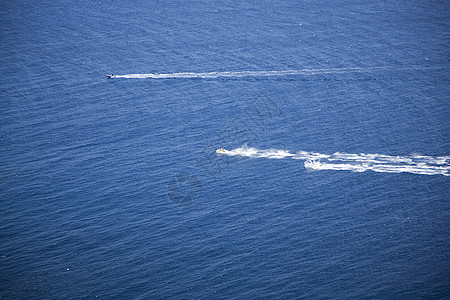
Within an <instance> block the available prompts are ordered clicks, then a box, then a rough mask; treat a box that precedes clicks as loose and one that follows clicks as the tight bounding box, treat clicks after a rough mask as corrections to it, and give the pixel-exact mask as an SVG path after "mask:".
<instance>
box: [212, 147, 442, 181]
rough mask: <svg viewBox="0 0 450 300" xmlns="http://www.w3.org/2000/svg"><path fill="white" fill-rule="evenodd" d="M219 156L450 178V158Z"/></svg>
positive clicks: (247, 151)
mask: <svg viewBox="0 0 450 300" xmlns="http://www.w3.org/2000/svg"><path fill="white" fill-rule="evenodd" d="M217 153H218V154H221V155H229V156H246V157H255V158H258V157H259V158H276V159H282V158H292V159H299V160H305V163H304V164H305V167H306V168H307V169H315V170H339V171H353V172H364V171H368V170H371V171H374V172H383V173H402V172H406V173H413V174H423V175H444V176H450V172H449V171H450V156H425V155H411V156H392V155H385V154H364V153H360V154H349V153H340V152H336V153H334V154H321V153H316V152H307V151H298V152H297V153H290V152H289V151H286V150H279V149H266V150H259V149H256V148H249V147H241V148H237V149H233V150H218V151H217Z"/></svg>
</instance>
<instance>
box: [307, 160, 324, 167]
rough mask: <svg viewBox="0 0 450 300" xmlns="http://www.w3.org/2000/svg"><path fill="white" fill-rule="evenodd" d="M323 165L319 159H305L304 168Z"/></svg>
mask: <svg viewBox="0 0 450 300" xmlns="http://www.w3.org/2000/svg"><path fill="white" fill-rule="evenodd" d="M321 166H323V165H322V164H321V163H320V161H317V160H313V159H309V160H307V161H305V168H307V169H317V168H320V167H321Z"/></svg>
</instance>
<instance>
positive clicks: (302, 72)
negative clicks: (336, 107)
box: [108, 66, 442, 79]
mask: <svg viewBox="0 0 450 300" xmlns="http://www.w3.org/2000/svg"><path fill="white" fill-rule="evenodd" d="M440 68H442V67H411V66H409V67H392V66H391V67H390V66H381V67H365V68H362V67H349V68H329V69H301V70H283V71H236V72H232V71H228V72H204V73H196V72H181V73H165V74H164V73H161V74H160V73H149V74H126V75H108V78H125V79H147V78H149V79H170V78H242V77H269V76H288V75H315V74H338V73H351V72H370V71H377V70H396V71H398V70H424V69H440Z"/></svg>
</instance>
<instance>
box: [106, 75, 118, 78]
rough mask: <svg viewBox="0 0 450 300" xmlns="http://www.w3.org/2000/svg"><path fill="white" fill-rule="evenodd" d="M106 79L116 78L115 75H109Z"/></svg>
mask: <svg viewBox="0 0 450 300" xmlns="http://www.w3.org/2000/svg"><path fill="white" fill-rule="evenodd" d="M106 77H107V78H114V77H116V75H114V74H111V75H106Z"/></svg>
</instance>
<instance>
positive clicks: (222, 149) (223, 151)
mask: <svg viewBox="0 0 450 300" xmlns="http://www.w3.org/2000/svg"><path fill="white" fill-rule="evenodd" d="M216 153H219V154H220V153H222V154H223V153H227V150H225V148H220V149H217V150H216Z"/></svg>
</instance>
